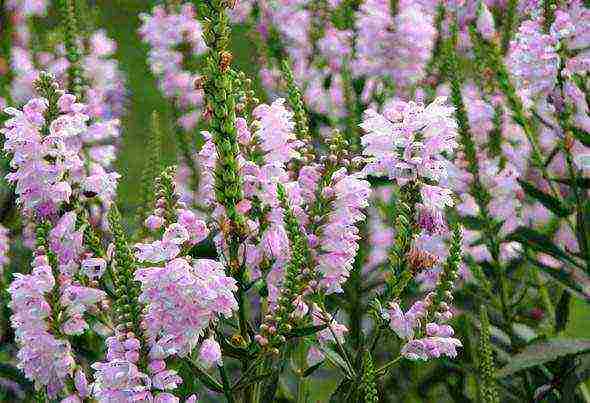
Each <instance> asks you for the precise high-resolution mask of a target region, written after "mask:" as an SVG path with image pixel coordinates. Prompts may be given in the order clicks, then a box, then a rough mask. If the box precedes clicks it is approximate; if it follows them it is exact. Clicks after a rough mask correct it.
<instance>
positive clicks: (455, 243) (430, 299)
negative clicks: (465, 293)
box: [425, 224, 463, 323]
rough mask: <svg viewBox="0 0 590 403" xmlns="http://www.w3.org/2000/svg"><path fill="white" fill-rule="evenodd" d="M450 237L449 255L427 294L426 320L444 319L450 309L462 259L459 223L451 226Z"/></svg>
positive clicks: (461, 233) (461, 234) (461, 237)
mask: <svg viewBox="0 0 590 403" xmlns="http://www.w3.org/2000/svg"><path fill="white" fill-rule="evenodd" d="M452 231H453V233H452V237H451V242H450V245H449V256H448V257H447V259H446V261H445V264H444V266H443V271H442V273H441V274H440V277H439V279H438V282H437V285H436V288H435V290H434V292H432V293H430V294H428V296H427V297H426V301H425V302H426V303H427V305H428V313H427V320H426V321H425V323H430V322H431V321H432V319H436V320H437V321H439V320H446V319H448V318H447V316H448V315H449V311H450V304H451V303H452V302H453V288H454V285H455V282H456V281H457V279H458V278H459V268H460V266H461V263H462V261H463V256H462V244H463V231H462V229H461V226H460V225H457V224H454V225H453V226H452Z"/></svg>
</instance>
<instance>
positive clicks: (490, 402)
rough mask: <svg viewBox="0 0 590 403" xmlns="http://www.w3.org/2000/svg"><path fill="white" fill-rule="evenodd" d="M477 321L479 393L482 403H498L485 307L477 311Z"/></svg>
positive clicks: (488, 323)
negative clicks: (478, 324)
mask: <svg viewBox="0 0 590 403" xmlns="http://www.w3.org/2000/svg"><path fill="white" fill-rule="evenodd" d="M479 321H480V324H481V329H480V336H479V393H480V399H481V401H482V402H484V403H499V402H500V399H499V397H498V392H497V391H496V386H495V385H496V378H495V372H496V369H495V367H494V355H493V352H492V342H491V334H490V321H489V319H488V311H487V309H486V307H485V305H482V306H481V308H480V310H479Z"/></svg>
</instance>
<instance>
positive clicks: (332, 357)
mask: <svg viewBox="0 0 590 403" xmlns="http://www.w3.org/2000/svg"><path fill="white" fill-rule="evenodd" d="M320 350H322V352H323V353H324V354H325V355H326V360H327V361H329V362H330V363H331V364H332V365H334V366H336V367H338V368H340V369H341V370H342V371H343V372H344V374H345V375H346V376H347V377H348V378H350V379H354V377H355V375H354V370H353V369H352V368H351V367H350V365H348V363H347V362H346V361H345V360H344V359H343V358H342V357H341V356H340V355H339V354H338V353H336V352H335V351H334V350H332V349H331V348H329V347H327V346H320Z"/></svg>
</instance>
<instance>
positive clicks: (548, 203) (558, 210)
mask: <svg viewBox="0 0 590 403" xmlns="http://www.w3.org/2000/svg"><path fill="white" fill-rule="evenodd" d="M518 183H520V186H521V187H522V190H524V192H525V193H526V194H527V195H529V196H530V197H532V198H533V199H535V200H537V201H539V202H540V203H541V204H542V205H543V206H545V207H546V208H547V209H548V210H549V211H551V212H552V213H553V214H555V215H557V216H558V217H567V216H569V215H570V214H571V213H572V208H571V207H570V206H567V205H566V204H565V201H561V200H558V199H557V198H555V197H553V196H551V195H550V194H548V193H545V192H543V191H542V190H541V189H537V188H536V187H535V186H534V185H533V184H531V183H529V182H525V181H523V180H520V179H519V180H518Z"/></svg>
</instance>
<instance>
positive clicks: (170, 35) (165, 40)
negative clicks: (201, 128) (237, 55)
mask: <svg viewBox="0 0 590 403" xmlns="http://www.w3.org/2000/svg"><path fill="white" fill-rule="evenodd" d="M140 17H141V19H142V21H143V24H142V26H141V28H140V30H139V32H140V35H141V37H142V39H143V40H144V41H145V42H146V43H148V44H149V46H150V51H149V57H148V62H149V64H150V68H151V70H152V72H153V73H154V74H155V75H156V76H157V77H158V78H159V83H160V89H161V90H162V92H163V93H164V95H165V96H166V97H168V98H171V99H172V100H173V101H174V105H175V107H176V108H178V112H179V113H182V116H180V117H179V118H178V124H179V125H180V126H181V127H183V128H184V129H185V130H190V129H192V128H194V127H195V126H196V125H197V123H198V121H199V113H200V111H199V108H200V107H201V105H202V102H203V92H202V90H199V89H197V88H196V87H195V80H196V79H197V78H198V77H199V75H197V74H195V73H191V72H190V71H188V70H187V69H186V68H185V67H184V66H185V65H187V64H190V63H191V60H190V59H191V58H194V57H198V56H199V55H202V54H203V53H204V52H205V51H206V50H207V47H206V45H205V42H204V40H203V33H202V28H201V24H200V23H199V21H198V19H197V18H196V15H195V10H194V7H193V5H192V4H189V3H187V4H184V5H182V6H181V7H178V9H174V6H171V9H170V10H167V9H166V8H165V7H163V6H157V7H155V8H154V10H153V12H152V14H142V15H141V16H140ZM193 63H194V62H193Z"/></svg>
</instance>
